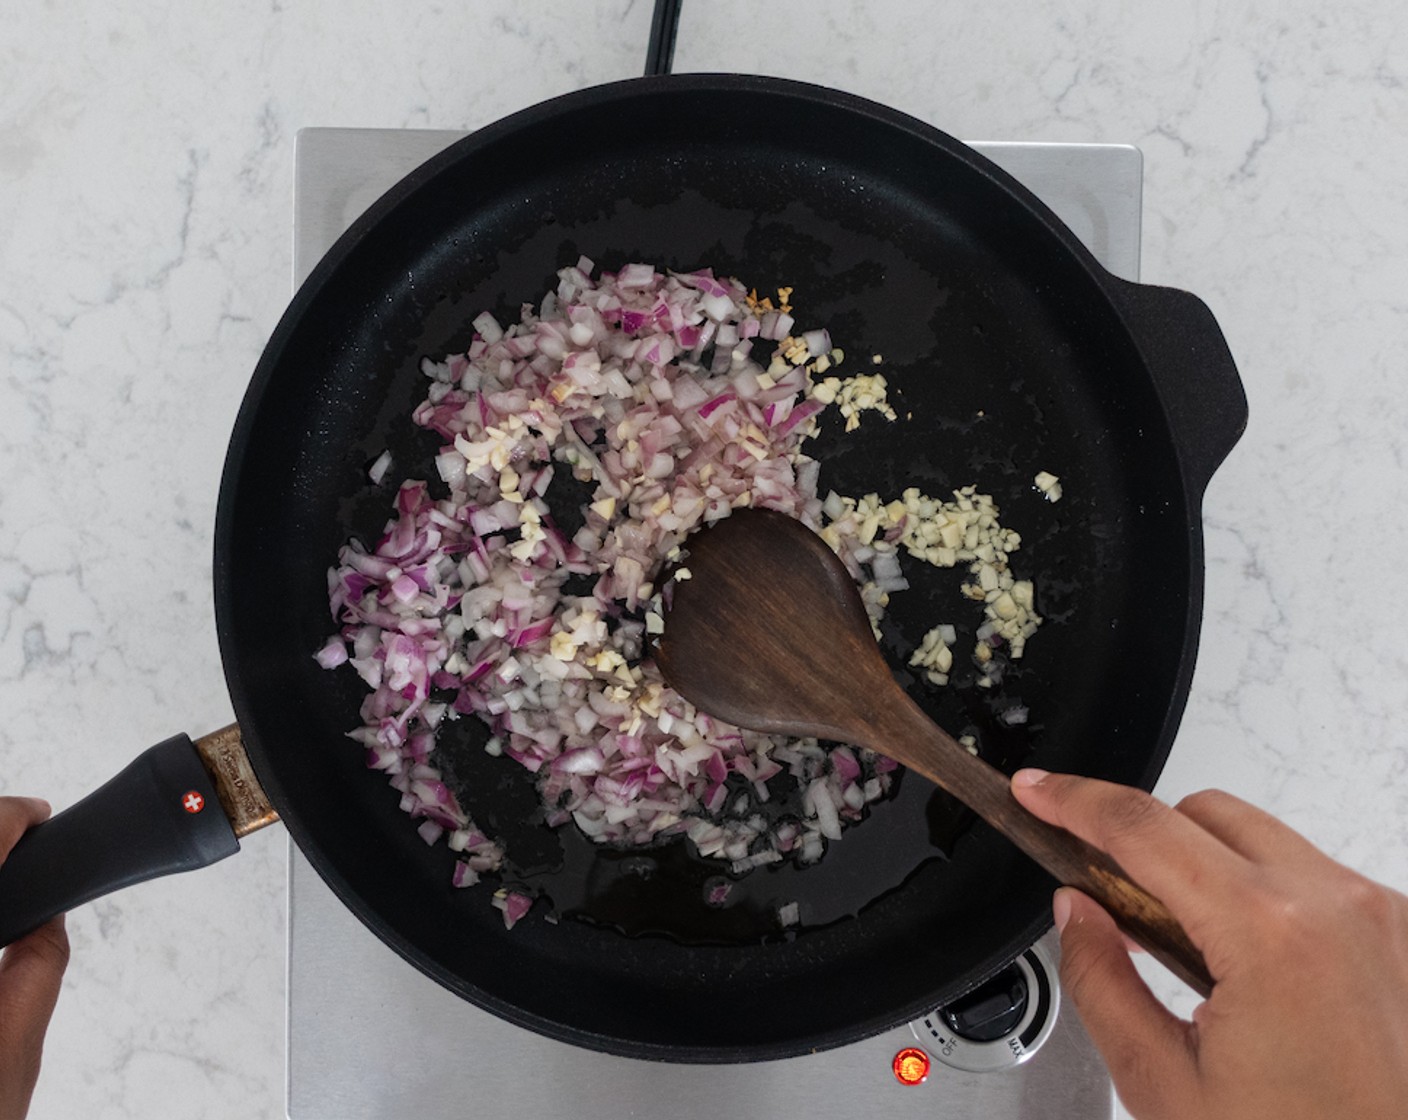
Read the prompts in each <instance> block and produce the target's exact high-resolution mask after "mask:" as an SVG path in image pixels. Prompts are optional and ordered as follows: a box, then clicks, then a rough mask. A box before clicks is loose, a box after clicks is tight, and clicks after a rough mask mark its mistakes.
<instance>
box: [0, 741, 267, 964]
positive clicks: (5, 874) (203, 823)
mask: <svg viewBox="0 0 1408 1120" xmlns="http://www.w3.org/2000/svg"><path fill="white" fill-rule="evenodd" d="M239 847H240V844H239V841H238V840H236V839H235V832H234V829H233V828H232V827H231V826H230V822H229V820H228V818H227V817H226V816H225V813H224V810H223V809H222V808H221V803H220V800H219V798H218V796H217V793H216V788H215V783H214V781H213V780H212V779H211V777H210V774H209V773H208V772H207V771H206V768H205V767H204V765H202V763H201V760H200V755H198V754H197V753H196V748H195V745H194V744H193V743H192V742H191V740H190V739H189V738H187V737H186V736H185V735H177V736H175V737H174V738H171V739H167V740H166V741H165V742H164V743H158V744H157V745H156V746H154V747H152V748H151V749H150V750H147V751H144V752H143V753H142V754H140V755H138V756H137V758H136V760H135V761H133V762H132V764H131V765H129V766H128V767H127V768H126V769H125V770H123V771H122V772H121V773H119V774H118V775H117V777H115V778H113V779H112V780H111V781H109V782H108V783H106V784H105V785H103V786H100V787H99V788H98V789H96V790H94V791H93V792H92V793H90V794H89V795H88V796H87V797H85V798H84V799H83V800H82V801H79V802H77V803H76V804H74V805H70V806H69V807H68V808H67V809H65V810H64V811H63V812H62V813H60V814H59V815H58V816H56V817H53V818H52V819H50V820H47V821H45V822H44V823H43V824H39V825H35V826H34V827H33V828H31V829H30V830H29V831H28V832H26V833H25V834H24V835H23V836H22V837H20V841H19V843H18V844H16V845H15V847H14V850H13V851H12V852H10V854H9V856H7V857H6V858H5V861H4V863H3V864H0V945H8V944H10V942H12V941H15V940H17V939H19V938H21V937H23V936H24V935H25V934H26V933H29V932H30V931H31V930H33V929H35V928H37V927H38V926H41V925H43V924H44V923H45V922H47V921H48V920H49V919H50V918H52V917H53V916H54V915H55V914H62V913H63V912H64V911H66V910H72V909H73V908H74V907H75V906H79V905H81V904H83V903H85V902H89V901H91V900H92V899H95V898H97V897H98V896H99V895H104V894H107V893H109V892H110V891H115V890H117V889H118V888H120V887H127V886H131V885H132V884H134V883H140V882H143V881H145V880H147V879H154V878H156V876H158V875H170V874H172V873H173V872H176V871H192V870H194V869H195V868H197V867H205V866H206V865H207V864H211V863H214V862H215V861H216V860H221V859H224V858H225V857H226V856H229V855H234V853H235V852H237V851H239Z"/></svg>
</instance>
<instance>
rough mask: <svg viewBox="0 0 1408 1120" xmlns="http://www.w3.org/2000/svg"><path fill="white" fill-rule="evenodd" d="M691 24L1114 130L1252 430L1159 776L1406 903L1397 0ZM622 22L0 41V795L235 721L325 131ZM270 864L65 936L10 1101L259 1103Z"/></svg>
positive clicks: (729, 39) (270, 19)
mask: <svg viewBox="0 0 1408 1120" xmlns="http://www.w3.org/2000/svg"><path fill="white" fill-rule="evenodd" d="M800 10H801V6H800V5H771V6H761V5H757V4H752V3H743V2H742V0H714V2H713V3H711V4H708V5H704V4H701V3H696V2H694V0H686V10H685V15H684V20H683V24H682V28H681V34H680V44H679V51H678V54H677V58H676V67H677V69H678V70H681V71H688V70H738V71H744V72H752V73H764V74H776V75H782V76H787V77H796V78H804V79H809V80H813V81H820V82H823V83H827V84H831V85H834V86H837V87H840V88H842V89H846V90H850V91H853V92H856V93H860V94H864V95H867V96H870V97H873V98H876V99H878V100H881V101H885V102H888V103H890V104H892V105H895V106H897V107H898V108H901V109H904V110H907V111H909V112H911V113H914V114H916V115H917V116H920V117H923V118H925V119H927V120H929V121H931V122H933V123H934V124H936V125H938V126H939V127H940V128H943V129H944V130H945V131H948V132H951V133H953V134H955V135H959V136H964V137H967V138H970V139H1004V140H1012V139H1020V140H1095V141H1118V142H1131V143H1135V144H1137V145H1139V147H1140V148H1141V149H1142V150H1143V153H1144V156H1145V161H1146V162H1145V207H1146V209H1145V233H1144V246H1143V249H1144V265H1143V278H1144V279H1145V280H1147V281H1151V282H1155V283H1165V284H1171V285H1175V286H1179V287H1185V288H1188V289H1190V290H1192V291H1195V292H1197V293H1198V294H1199V295H1201V296H1202V297H1203V298H1204V299H1205V300H1206V301H1207V302H1208V303H1209V304H1210V305H1211V307H1212V308H1213V310H1214V312H1215V313H1216V314H1217V316H1218V318H1219V320H1220V321H1221V323H1222V326H1223V328H1224V330H1225V332H1226V334H1227V337H1228V340H1229V342H1230V344H1231V347H1232V350H1233V353H1234V354H1235V355H1236V357H1237V359H1238V361H1239V363H1240V367H1241V371H1242V376H1243V379H1244V381H1245V383H1246V387H1247V393H1248V396H1249V397H1250V400H1251V415H1252V422H1251V427H1250V429H1249V430H1248V432H1247V434H1246V436H1245V438H1244V439H1243V441H1242V443H1241V444H1240V445H1239V446H1238V448H1237V449H1236V451H1235V452H1234V453H1233V454H1232V457H1231V458H1230V459H1229V460H1228V462H1227V464H1226V465H1225V466H1224V467H1223V469H1222V471H1221V472H1220V473H1219V474H1218V476H1217V477H1216V479H1215V480H1214V482H1213V484H1212V487H1211V489H1210V491H1209V493H1208V497H1207V505H1206V513H1205V520H1206V525H1207V553H1208V564H1207V613H1206V617H1205V621H1204V627H1203V650H1202V655H1201V658H1200V661H1199V665H1198V672H1197V676H1196V679H1195V681H1194V686H1193V694H1192V698H1191V701H1190V703H1189V707H1188V712H1187V716H1186V718H1185V719H1184V722H1183V729H1182V732H1181V734H1180V736H1179V740H1178V743H1177V745H1176V747H1175V749H1174V752H1173V756H1172V758H1171V760H1170V763H1169V766H1168V768H1167V770H1166V772H1165V775H1164V778H1163V780H1162V781H1161V783H1160V786H1159V792H1160V793H1162V794H1163V795H1165V796H1167V797H1169V798H1177V797H1179V796H1181V795H1182V794H1184V793H1186V792H1189V791H1191V790H1193V789H1196V788H1200V787H1203V786H1210V785H1214V786H1221V787H1223V788H1226V789H1229V790H1231V791H1233V792H1235V793H1237V794H1240V795H1241V796H1243V797H1246V798H1248V799H1250V800H1252V801H1255V802H1257V803H1259V804H1261V805H1263V806H1266V807H1268V808H1270V809H1272V810H1273V811H1275V812H1277V813H1278V814H1280V815H1282V816H1283V817H1285V818H1286V819H1287V820H1288V821H1290V822H1291V823H1292V824H1293V825H1295V826H1296V827H1298V828H1300V829H1302V830H1303V831H1305V832H1306V833H1308V834H1309V835H1310V836H1311V837H1312V838H1313V839H1314V840H1316V841H1317V842H1318V843H1320V844H1321V845H1322V846H1324V847H1325V848H1327V849H1328V850H1329V851H1330V852H1331V853H1332V854H1334V855H1335V856H1337V857H1339V858H1341V859H1343V860H1345V861H1347V862H1349V863H1351V864H1353V865H1354V866H1356V867H1358V868H1360V869H1362V870H1364V871H1366V872H1368V873H1369V874H1371V875H1374V876H1376V877H1378V878H1381V879H1384V880H1387V881H1390V882H1393V883H1394V884H1395V885H1397V886H1399V887H1400V888H1403V887H1408V856H1405V851H1408V826H1405V824H1404V821H1405V819H1408V793H1405V790H1408V782H1405V780H1404V779H1405V761H1404V760H1405V758H1408V755H1405V752H1404V749H1403V744H1402V732H1401V731H1400V729H1399V728H1398V726H1397V724H1398V720H1399V718H1401V716H1402V714H1403V713H1404V712H1405V711H1408V634H1406V633H1402V632H1400V631H1401V629H1402V628H1401V627H1399V625H1398V624H1397V623H1396V622H1394V621H1393V619H1394V612H1395V610H1396V608H1394V607H1393V605H1392V603H1390V602H1389V601H1388V600H1389V598H1390V597H1391V596H1390V594H1389V592H1390V591H1391V590H1392V588H1393V586H1395V584H1394V583H1393V581H1392V580H1389V579H1388V577H1387V576H1386V575H1385V574H1383V573H1377V572H1376V573H1375V574H1374V576H1373V578H1372V579H1370V578H1367V577H1363V576H1362V573H1360V568H1361V567H1362V566H1363V565H1364V564H1366V563H1368V562H1369V561H1370V560H1373V559H1374V558H1375V557H1379V558H1380V559H1379V560H1376V561H1375V563H1376V564H1377V563H1379V562H1385V563H1387V562H1390V561H1391V559H1392V558H1393V557H1394V556H1401V555H1404V554H1405V553H1408V517H1406V516H1404V515H1403V513H1402V512H1400V511H1401V510H1402V508H1403V505H1404V500H1403V495H1404V494H1405V493H1408V460H1406V459H1405V456H1408V379H1405V378H1404V376H1403V372H1402V370H1403V361H1404V358H1403V355H1404V354H1405V353H1408V193H1405V190H1404V187H1403V184H1404V183H1405V182H1408V144H1405V142H1404V137H1405V136H1408V63H1405V62H1404V59H1408V23H1405V21H1404V20H1403V18H1402V12H1401V6H1400V5H1399V4H1398V3H1396V2H1392V0H1346V3H1344V4H1341V5H1338V6H1336V7H1332V8H1331V7H1326V6H1325V5H1323V4H1312V3H1309V2H1307V0H1287V2H1286V3H1283V4H1279V5H1275V6H1268V5H1245V4H1235V3H1230V2H1226V0H1204V2H1193V0H1171V2H1170V3H1167V4H1163V5H1160V6H1150V5H1144V4H1134V3H1131V2H1127V0H1126V2H1124V3H1120V4H1107V3H1097V2H1095V0H1071V2H1069V3H1055V2H1052V0H1043V2H1040V3H1033V4H1028V5H1021V6H1020V7H1019V6H1015V5H989V6H987V7H981V6H979V7H976V8H975V7H974V6H972V5H962V6H956V5H929V4H925V3H922V2H920V0H889V2H886V0H881V2H879V3H872V4H868V5H862V4H859V3H856V2H855V0H813V2H812V3H811V4H809V5H807V6H806V10H807V15H806V17H805V18H799V17H798V16H797V15H796V13H797V12H798V11H800ZM649 22H650V10H649V4H648V3H647V2H646V0H592V2H590V3H581V4H573V5H565V4H547V3H543V2H541V0H516V2H510V0H478V2H474V3H468V4H460V5H441V4H438V3H426V2H423V0H406V2H405V3H401V4H398V5H394V6H393V5H385V4H374V3H367V2H365V0H353V2H349V3H343V4H336V5H334V4H330V3H312V2H308V0H271V2H269V3H267V4H265V5H263V6H262V7H258V8H257V9H256V7H254V6H249V5H245V6H240V7H236V6H230V5H226V6H212V5H205V4H194V5H193V4H178V3H173V2H171V0H141V2H139V3H137V4H132V5H117V6H114V5H106V4H98V3H94V2H92V0H83V2H76V3H69V4H61V5H23V6H19V7H16V8H15V9H14V10H13V11H11V12H9V13H8V14H7V16H6V25H5V32H4V36H3V38H0V374H2V375H0V593H3V597H0V612H3V615H2V616H0V712H3V713H4V719H3V721H0V791H3V792H6V793H16V792H18V793H33V794H39V795H43V796H46V797H48V798H49V799H51V800H52V801H53V802H54V804H55V806H56V808H62V807H63V806H65V805H68V804H70V803H71V802H73V801H74V800H76V799H78V798H79V797H80V796H82V794H84V793H85V792H86V791H87V790H88V789H89V788H91V787H92V786H93V785H94V784H96V783H97V782H98V781H100V780H102V779H105V778H106V777H108V776H109V775H110V774H111V773H112V772H115V771H116V770H117V769H118V768H120V767H121V766H122V765H124V764H125V763H126V762H127V761H129V760H130V758H131V757H133V756H134V755H135V754H136V753H137V752H138V751H139V750H140V749H141V748H143V747H145V746H147V745H149V744H150V743H152V742H156V741H157V740H159V739H161V738H164V737H165V736H166V735H168V734H171V733H173V732H175V731H178V730H186V731H189V732H192V733H203V732H205V731H208V730H210V729H213V728H215V727H217V726H219V725H221V724H222V723H224V722H227V721H228V718H229V716H230V709H229V701H228V698H227V696H226V694H225V691H224V685H223V678H222V673H221V669H220V663H219V657H218V652H217V648H216V641H215V630H214V624H213V620H212V612H211V606H210V598H211V587H210V576H209V559H210V548H211V532H212V521H213V517H214V510H215V499H216V492H217V488H218V480H219V473H220V468H221V464H222V460H223V456H224V445H225V441H226V438H227V436H228V433H229V430H230V427H231V424H232V423H233V419H234V415H235V410H236V408H237V406H238V404H239V400H240V397H241V395H242V393H243V392H244V387H245V383H246V381H247V378H248V376H249V373H250V371H251V370H252V368H253V366H254V363H255V361H256V359H257V357H258V354H259V351H260V348H261V346H262V344H263V342H264V340H265V338H266V337H267V336H268V334H269V332H270V330H271V329H272V327H273V325H274V323H275V321H276V320H277V318H278V315H279V313H280V312H281V310H282V308H283V306H284V304H285V302H286V300H287V298H288V284H289V275H290V234H289V223H290V198H291V181H292V172H293V142H294V136H295V133H296V131H297V130H298V129H299V128H301V127H304V126H309V125H357V126H378V127H412V128H424V127H429V128H466V127H473V126H476V125H479V124H483V123H485V122H488V121H490V120H493V119H495V118H497V117H500V116H502V115H504V114H505V113H508V112H511V111H513V110H515V109H518V108H521V107H523V106H526V105H528V104H531V103H533V102H535V101H538V100H541V99H543V98H545V97H548V96H550V95H553V94H556V93H560V92H564V91H566V90H569V89H575V88H579V87H582V86H587V85H591V84H594V83H597V82H602V81H607V80H611V79H615V78H620V77H627V76H631V75H634V74H636V73H638V72H639V69H640V67H641V64H642V60H643V52H644V43H645V39H646V32H647V29H648V27H649ZM284 885H285V869H284V839H283V836H282V835H281V834H279V833H278V832H277V831H273V832H268V833H264V834H260V835H257V836H255V837H252V838H251V839H250V840H249V841H247V842H246V844H245V851H244V852H243V853H242V854H241V855H240V856H239V857H238V858H235V859H232V860H228V861H226V862H224V863H222V864H220V865H219V866H218V867H215V868H211V869H209V870H208V871H205V872H202V873H199V874H195V875H188V876H182V877H179V878H177V879H168V880H164V881H157V882H153V883H149V884H145V885H143V886H141V887H138V888H134V889H132V890H130V891H127V892H125V893H123V894H120V895H117V896H114V897H111V898H108V899H105V900H102V901H100V902H98V903H96V904H93V905H90V906H88V907H85V908H83V909H81V910H79V911H77V912H75V913H74V914H73V915H72V916H71V918H70V921H69V929H70V934H71V938H72V942H73V964H72V967H71V970H70V973H69V976H68V979H67V981H66V984H65V992H64V995H63V998H62V999H61V1001H60V1004H59V1009H58V1012H57V1015H56V1018H55V1021H54V1025H53V1028H52V1030H51V1032H50V1036H49V1044H48V1049H47V1052H46V1059H45V1063H46V1064H45V1072H44V1076H43V1078H42V1080H41V1084H40V1088H39V1091H38V1094H37V1096H36V1098H35V1105H34V1109H33V1113H32V1115H33V1116H35V1117H42V1118H48V1117H80V1116H82V1117H104V1118H105V1117H114V1118H116V1117H134V1118H135V1117H142V1118H146V1117H153V1116H178V1115H179V1116H200V1117H211V1118H215V1117H240V1118H242V1120H243V1118H248V1117H252V1116H255V1117H276V1116H282V1115H283V969H284Z"/></svg>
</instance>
